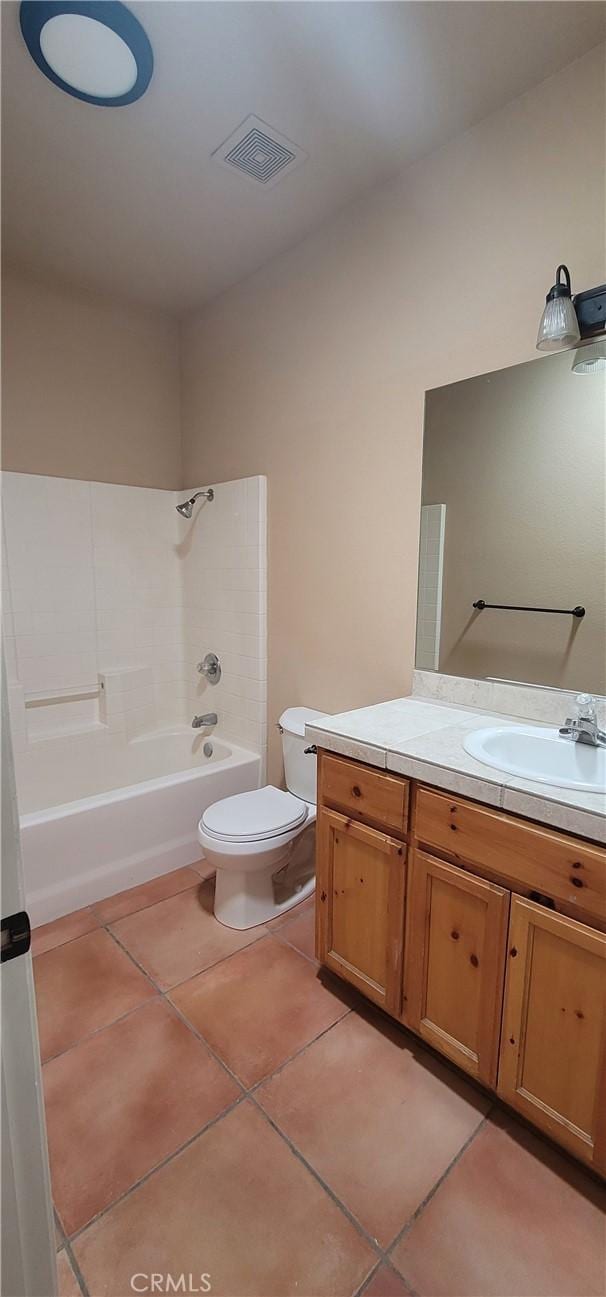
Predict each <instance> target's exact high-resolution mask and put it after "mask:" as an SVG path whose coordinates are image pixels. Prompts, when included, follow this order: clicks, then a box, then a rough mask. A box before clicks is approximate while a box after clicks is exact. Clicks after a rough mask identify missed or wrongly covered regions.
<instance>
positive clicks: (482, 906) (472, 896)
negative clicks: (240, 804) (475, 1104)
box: [316, 752, 606, 1174]
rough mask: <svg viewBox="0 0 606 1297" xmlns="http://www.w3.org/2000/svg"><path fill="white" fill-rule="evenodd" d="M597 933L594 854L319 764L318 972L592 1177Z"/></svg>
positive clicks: (524, 824)
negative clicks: (410, 1034) (363, 999)
mask: <svg viewBox="0 0 606 1297" xmlns="http://www.w3.org/2000/svg"><path fill="white" fill-rule="evenodd" d="M577 916H578V917H577ZM605 929H606V850H605V849H604V848H602V847H600V846H597V845H596V844H595V843H591V842H586V841H584V840H583V839H580V838H574V837H572V836H571V835H570V834H566V833H560V832H559V831H557V830H552V829H547V828H544V827H543V826H541V825H538V824H534V823H531V822H529V821H527V820H523V819H521V818H520V817H518V816H515V815H508V814H506V813H504V812H500V811H496V810H493V809H492V808H490V807H486V806H483V805H479V804H478V803H476V802H472V801H468V800H467V799H466V798H462V797H459V796H454V795H450V794H448V793H444V792H443V790H441V789H435V788H428V787H426V786H425V785H421V784H417V783H416V782H415V781H411V780H409V779H405V778H404V777H401V776H397V775H392V774H390V773H388V772H386V771H382V770H377V769H375V768H374V767H371V766H366V765H363V764H362V763H360V762H358V761H353V760H351V759H349V758H345V757H341V756H335V755H333V754H332V753H328V752H320V753H319V756H318V823H317V862H316V953H317V957H318V959H319V960H320V961H321V963H323V964H325V965H326V967H327V968H330V969H332V971H333V972H335V973H337V974H338V975H339V976H340V977H343V978H344V979H345V980H346V981H348V982H350V983H351V984H352V985H353V986H355V987H357V989H358V990H360V991H362V992H363V994H364V995H366V996H368V998H369V999H371V1000H373V1001H374V1002H375V1003H376V1004H378V1005H380V1006H381V1008H383V1009H385V1010H386V1011H387V1012H388V1013H390V1014H391V1015H392V1016H393V1017H395V1018H398V1019H399V1020H400V1021H401V1022H403V1023H404V1024H405V1025H406V1026H407V1027H409V1028H410V1029H411V1030H412V1031H414V1032H416V1033H417V1034H418V1035H419V1036H421V1037H422V1038H423V1039H424V1040H426V1041H427V1042H428V1044H430V1045H432V1046H433V1047H434V1048H435V1049H437V1050H439V1051H440V1052H441V1053H442V1054H444V1055H445V1056H446V1057H447V1058H449V1059H450V1060H452V1061H453V1062H455V1063H456V1064H458V1066H459V1067H461V1068H462V1069H463V1070H464V1071H466V1072H467V1073H469V1075H471V1076H472V1077H474V1078H476V1079H477V1080H478V1081H479V1082H481V1083H482V1084H483V1085H484V1086H486V1087H487V1088H489V1089H491V1090H493V1091H496V1092H497V1093H498V1094H499V1095H500V1096H501V1098H502V1099H503V1100H504V1101H505V1102H506V1103H508V1104H509V1105H510V1106H511V1107H512V1108H515V1109H517V1111H518V1112H519V1113H520V1114H521V1115H523V1116H524V1117H526V1118H527V1120H529V1121H531V1122H532V1123H533V1124H534V1125H535V1126H537V1127H539V1128H540V1129H541V1130H543V1131H545V1133H546V1134H548V1135H550V1136H551V1138H552V1139H554V1140H556V1141H557V1142H558V1143H560V1144H562V1145H563V1146H564V1147H565V1148H567V1149H568V1150H569V1151H570V1152H572V1153H574V1154H575V1155H576V1156H577V1157H578V1158H581V1159H582V1160H583V1161H584V1162H586V1163H588V1164H589V1165H591V1166H592V1167H593V1168H594V1169H595V1170H597V1171H599V1172H601V1173H602V1174H605V1173H606V932H605Z"/></svg>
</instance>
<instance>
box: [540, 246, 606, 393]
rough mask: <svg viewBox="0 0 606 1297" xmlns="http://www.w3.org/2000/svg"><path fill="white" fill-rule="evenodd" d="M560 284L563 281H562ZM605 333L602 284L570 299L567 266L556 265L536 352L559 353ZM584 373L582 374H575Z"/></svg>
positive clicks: (605, 301)
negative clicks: (554, 279) (554, 277)
mask: <svg viewBox="0 0 606 1297" xmlns="http://www.w3.org/2000/svg"><path fill="white" fill-rule="evenodd" d="M562 281H563V282H562ZM605 332H606V284H599V285H598V287H597V288H588V289H586V291H585V292H583V293H576V294H575V296H574V297H573V296H572V293H571V287H570V271H569V269H568V266H563V265H562V266H558V268H557V270H556V282H555V284H554V285H553V287H552V288H550V290H549V292H548V294H547V297H546V299H545V309H544V311H543V314H542V316H541V323H540V324H539V332H538V335H537V351H560V350H562V349H563V348H566V347H574V346H575V345H576V344H577V343H578V342H580V341H581V340H587V339H590V338H597V337H600V336H601V335H602V334H604V333H605ZM578 372H584V371H578Z"/></svg>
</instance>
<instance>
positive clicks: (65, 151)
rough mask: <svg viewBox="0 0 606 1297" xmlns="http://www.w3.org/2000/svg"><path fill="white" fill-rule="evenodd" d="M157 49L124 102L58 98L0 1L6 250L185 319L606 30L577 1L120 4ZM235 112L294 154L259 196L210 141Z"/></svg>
mask: <svg viewBox="0 0 606 1297" xmlns="http://www.w3.org/2000/svg"><path fill="white" fill-rule="evenodd" d="M130 8H131V9H132V10H133V11H134V12H135V13H136V14H137V16H138V17H139V18H140V20H141V22H142V23H143V25H144V27H145V29H146V31H147V33H148V35H149V37H150V40H151V43H152V45H153V49H154V55H155V71H154V76H153V79H152V82H151V85H150V87H149V90H148V91H147V93H146V94H145V95H144V96H143V98H142V99H140V100H139V101H138V103H136V104H133V105H130V106H128V107H126V108H99V107H93V106H91V105H89V104H85V103H82V102H80V101H78V100H76V99H73V98H72V97H70V96H68V95H66V94H64V93H63V92H62V91H60V90H58V89H57V88H56V87H55V86H54V85H52V84H51V82H49V81H48V80H47V79H46V78H45V77H44V76H42V74H41V73H40V72H39V70H38V68H37V67H36V66H35V64H34V63H33V61H32V59H31V58H30V56H29V54H28V52H27V50H26V48H25V45H24V43H23V40H22V38H21V34H20V31H19V23H18V5H17V3H16V2H15V0H4V3H3V4H2V10H3V14H2V17H3V145H4V147H3V170H4V185H3V207H4V252H5V255H6V257H7V259H8V261H9V262H12V263H14V264H18V265H22V266H25V267H27V268H28V269H30V270H32V271H35V272H36V273H38V272H40V273H43V274H44V275H46V276H51V277H53V278H60V279H62V280H66V281H70V282H74V283H77V284H79V285H82V286H85V287H89V288H93V289H100V290H102V291H104V292H107V293H111V294H116V295H119V296H121V297H130V298H133V299H136V300H140V301H144V302H148V303H151V304H154V305H157V306H161V307H164V308H166V309H168V310H171V311H174V312H177V313H181V312H184V311H187V310H189V309H191V308H193V307H195V306H198V305H200V304H201V303H203V302H204V301H207V300H208V299H209V298H211V297H213V296H215V295H216V294H217V293H219V292H221V291H222V290H223V289H225V288H226V287H228V286H229V285H230V284H233V283H235V282H236V281H237V280H238V279H241V278H242V277H243V276H245V275H248V274H250V273H251V272H252V271H254V270H255V269H257V268H258V267H259V266H260V265H262V264H263V262H265V261H267V260H268V259H269V258H271V257H273V256H275V255H276V254H278V253H280V252H282V251H284V250H285V249H286V248H288V247H290V246H291V245H292V244H294V243H296V242H297V241H298V240H300V239H301V238H303V237H304V236H305V235H306V234H307V233H309V232H310V231H311V230H313V229H315V228H316V227H317V226H319V225H320V224H321V223H322V222H323V221H325V220H326V219H327V218H328V217H329V216H330V215H331V214H332V213H333V212H335V211H337V210H338V209H339V208H340V207H343V206H344V205H345V204H346V203H348V202H350V201H351V200H352V199H354V198H356V197H357V196H358V195H360V194H361V193H363V192H364V191H366V190H369V189H371V188H372V187H373V186H375V185H377V184H379V183H381V182H382V181H384V180H386V179H388V178H389V177H390V176H392V175H394V174H395V173H396V172H397V171H399V170H400V169H401V168H402V167H404V166H405V165H406V164H407V163H409V162H411V161H412V160H413V159H415V158H418V157H420V156H422V155H423V154H426V153H428V152H429V151H431V150H432V149H435V148H436V147H438V146H439V145H441V144H443V143H444V142H445V141H446V140H448V139H450V138H451V137H452V136H454V135H456V134H458V133H459V132H460V131H462V130H464V129H465V128H467V127H468V126H470V125H472V124H473V123H474V122H477V121H479V120H481V118H483V117H485V116H486V115H487V114H488V113H490V112H492V111H494V110H495V109H497V108H499V107H500V106H502V105H503V104H504V103H506V102H507V101H508V100H510V99H513V98H515V97H516V96H517V95H519V94H521V93H522V92H523V91H525V90H527V89H528V88H529V87H530V86H532V85H535V84H537V83H538V82H539V81H542V80H544V78H545V77H548V76H550V75H551V74H552V73H554V72H556V71H557V70H558V69H559V68H560V67H563V66H564V65H565V64H566V63H569V62H571V61H572V60H573V59H574V58H577V57H578V56H579V55H580V54H583V53H584V52H585V51H586V50H588V49H590V48H591V47H592V46H593V45H596V44H597V43H598V42H599V41H600V40H601V39H603V38H604V31H605V13H606V9H605V6H604V5H603V4H602V3H594V2H593V0H588V2H587V3H585V2H583V0H572V2H571V3H568V2H567V0H555V2H554V3H552V2H551V0H543V2H542V3H536V2H535V0H530V3H525V2H518V0H487V2H484V0H471V2H470V3H468V2H467V0H456V2H454V3H453V2H452V0H451V2H450V3H442V2H441V0H428V2H427V0H423V2H421V3H398V2H395V3H382V2H379V0H375V2H374V3H366V2H365V0H360V2H359V3H350V2H349V0H340V2H336V3H310V2H309V0H308V2H307V3H299V2H298V0H292V2H291V3H289V2H286V0H283V2H282V3H265V2H262V3H225V2H223V3H204V2H202V0H131V4H130ZM249 113H255V114H256V115H257V116H258V117H261V118H263V119H264V120H265V121H266V122H268V123H270V124H271V125H273V126H274V127H276V128H277V130H279V131H281V132H282V133H283V134H284V135H287V136H289V137H290V138H291V139H293V140H294V141H295V142H296V143H297V144H299V145H301V146H302V147H303V148H304V149H305V150H306V151H307V153H308V154H309V159H308V160H307V161H306V162H305V163H304V164H303V165H302V166H301V167H299V169H298V170H296V171H295V172H294V173H293V174H292V175H290V176H286V177H285V178H284V179H283V181H281V182H280V183H279V184H278V185H276V186H275V187H274V188H272V189H269V190H264V189H263V188H262V187H261V186H256V185H255V184H254V183H253V182H252V181H250V180H248V179H246V178H245V177H243V176H240V175H239V174H238V173H235V172H234V173H233V174H232V173H231V172H230V171H228V170H226V169H225V168H224V167H221V166H220V165H218V163H217V162H216V161H213V160H212V159H211V153H212V152H213V150H214V149H216V148H217V146H218V145H219V144H220V143H221V142H222V141H223V140H224V139H225V137H226V136H227V135H229V134H230V132H231V131H232V130H234V128H235V127H236V126H237V125H238V124H239V123H240V122H241V121H242V119H243V118H244V117H246V116H247V115H248V114H249Z"/></svg>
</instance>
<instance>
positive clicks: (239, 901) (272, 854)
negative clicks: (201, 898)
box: [198, 707, 325, 928]
mask: <svg viewBox="0 0 606 1297" xmlns="http://www.w3.org/2000/svg"><path fill="white" fill-rule="evenodd" d="M324 715H325V712H318V711H313V710H312V709H311V708H309V707H289V708H287V710H286V711H285V712H283V714H282V716H281V717H280V720H279V722H278V725H279V728H280V730H281V732H282V750H283V753H284V772H285V776H286V786H287V788H288V790H289V791H288V792H287V793H285V792H282V789H281V788H274V786H273V784H266V786H265V788H258V789H256V790H255V791H254V792H251V793H237V794H236V795H235V797H224V798H223V800H222V801H220V802H214V804H213V805H212V806H209V808H208V810H207V811H204V814H203V815H202V818H201V820H200V823H199V824H198V841H199V842H200V844H201V846H202V848H203V850H204V855H205V857H206V859H207V860H208V861H209V863H210V864H211V865H214V866H215V868H216V870H217V878H216V885H215V917H216V918H217V919H219V921H220V923H224V924H225V926H226V927H227V928H253V927H255V925H256V924H258V923H266V922H267V920H268V919H272V918H275V917H276V915H278V914H284V913H285V911H286V910H290V909H291V908H292V906H293V905H298V903H299V901H302V900H304V899H305V897H306V896H310V895H311V893H312V892H313V890H314V886H315V869H314V864H315V862H314V852H315V824H316V758H315V754H314V753H313V752H310V751H306V749H309V746H310V745H309V743H308V742H307V741H306V739H305V725H306V724H308V723H310V722H311V721H312V720H315V719H317V717H319V716H324Z"/></svg>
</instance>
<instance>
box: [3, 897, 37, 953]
mask: <svg viewBox="0 0 606 1297" xmlns="http://www.w3.org/2000/svg"><path fill="white" fill-rule="evenodd" d="M31 942H32V930H31V926H30V921H29V914H28V913H27V912H26V910H19V911H18V913H17V914H9V916H8V918H6V919H3V920H2V948H1V949H2V957H1V962H2V963H3V964H4V963H5V961H6V960H7V959H16V958H17V956H18V955H26V954H27V952H28V950H29V948H30V946H31Z"/></svg>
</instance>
